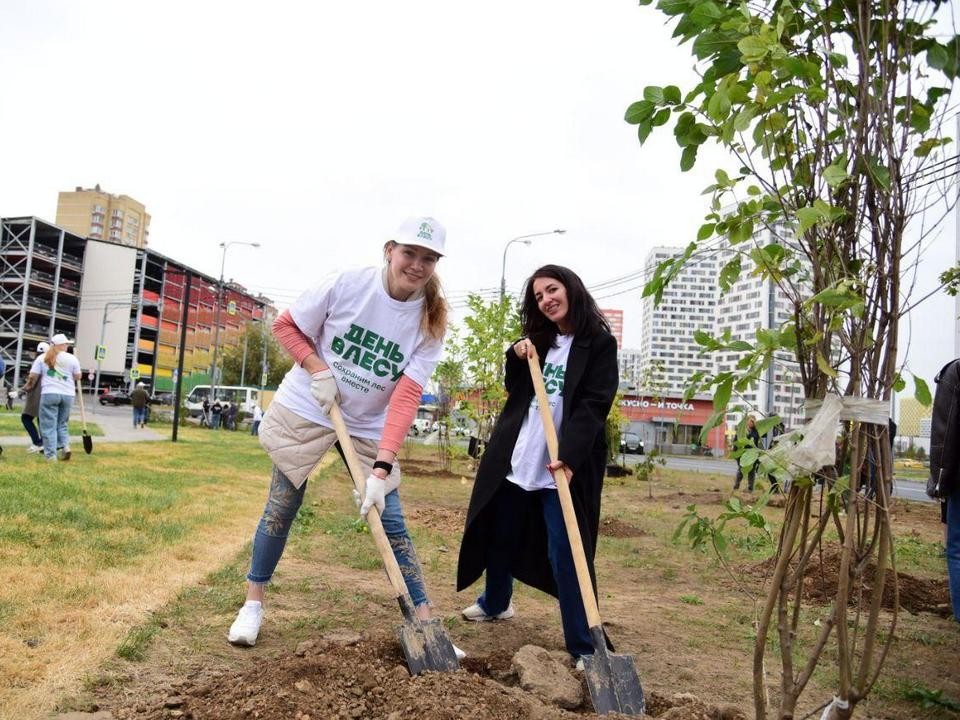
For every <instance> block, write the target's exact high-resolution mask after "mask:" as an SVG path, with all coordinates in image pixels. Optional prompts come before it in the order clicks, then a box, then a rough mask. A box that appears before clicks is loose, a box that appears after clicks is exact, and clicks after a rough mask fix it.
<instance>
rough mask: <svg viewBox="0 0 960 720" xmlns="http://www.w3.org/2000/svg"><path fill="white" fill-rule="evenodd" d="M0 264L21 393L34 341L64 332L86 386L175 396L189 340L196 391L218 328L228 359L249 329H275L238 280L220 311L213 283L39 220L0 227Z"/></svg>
mask: <svg viewBox="0 0 960 720" xmlns="http://www.w3.org/2000/svg"><path fill="white" fill-rule="evenodd" d="M0 258H2V259H0V353H2V354H3V357H4V360H6V361H7V363H8V365H9V366H10V367H8V370H7V374H6V375H7V377H6V379H7V381H8V383H12V384H14V386H16V387H19V386H20V385H22V382H23V380H25V377H24V375H25V372H26V371H27V369H28V368H29V364H30V361H32V360H33V357H34V354H35V353H34V349H35V347H36V343H37V342H39V341H41V340H44V339H46V338H49V337H50V336H51V335H52V334H53V333H55V332H63V333H65V334H67V335H68V336H69V337H71V338H76V345H75V348H74V353H75V354H76V356H77V359H78V360H79V361H80V365H81V367H82V368H83V370H84V373H85V374H86V373H92V375H93V377H92V378H89V379H88V378H85V381H87V382H92V383H95V384H98V385H99V386H100V387H105V386H111V385H118V384H123V385H126V384H129V383H131V382H133V381H134V380H143V381H144V382H146V383H147V384H148V385H150V386H152V388H153V389H154V390H171V389H172V388H173V386H174V382H175V372H174V371H175V369H176V368H177V361H178V359H179V354H180V337H181V334H183V333H184V332H185V342H184V381H185V385H186V387H187V388H190V387H192V386H193V385H195V384H200V383H206V382H209V381H210V370H211V363H212V354H213V352H212V351H213V344H214V339H215V337H216V336H217V334H218V333H217V332H216V326H217V322H218V320H219V327H220V331H219V338H217V340H218V342H219V347H220V352H222V351H223V349H224V348H225V347H229V346H231V345H233V346H236V345H238V344H239V343H240V342H241V340H242V334H243V330H244V328H245V326H246V325H247V323H250V322H263V323H269V322H272V319H273V317H274V316H275V314H276V311H275V309H274V308H273V305H272V302H271V301H270V299H269V298H266V297H263V296H261V295H256V296H254V295H252V294H250V293H248V292H247V291H246V290H245V288H244V287H243V286H242V285H240V284H239V283H236V282H233V281H230V282H228V283H224V288H223V292H222V295H221V296H220V297H221V301H220V312H219V313H218V312H217V298H218V292H217V290H218V288H217V285H218V281H217V279H216V278H213V277H211V276H209V275H205V274H204V273H201V272H199V271H197V270H194V269H192V268H190V267H189V266H187V265H186V264H184V263H181V262H178V261H176V260H173V259H172V258H169V257H166V256H164V255H161V254H160V253H157V252H154V251H152V250H148V249H146V248H137V247H132V246H129V245H123V244H118V243H113V242H105V241H100V240H95V239H93V238H84V237H79V236H77V235H75V234H73V233H70V232H68V231H67V230H65V229H64V228H59V227H57V226H55V225H52V224H50V223H47V222H44V221H43V220H40V219H38V218H34V217H22V218H6V219H0ZM188 278H189V283H188ZM187 298H188V299H187ZM184 310H186V317H185V318H184ZM184 320H185V323H184ZM98 348H100V352H99V353H98V352H97V350H98Z"/></svg>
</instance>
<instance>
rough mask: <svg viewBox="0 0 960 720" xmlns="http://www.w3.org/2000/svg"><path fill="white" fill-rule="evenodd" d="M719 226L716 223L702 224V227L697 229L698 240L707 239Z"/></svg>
mask: <svg viewBox="0 0 960 720" xmlns="http://www.w3.org/2000/svg"><path fill="white" fill-rule="evenodd" d="M716 226H717V224H716V223H706V224H704V225H701V226H700V229H699V230H697V241H698V242H699V241H700V240H706V239H707V238H708V237H710V236H711V235H713V229H714V228H715V227H716Z"/></svg>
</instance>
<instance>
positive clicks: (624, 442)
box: [620, 432, 643, 455]
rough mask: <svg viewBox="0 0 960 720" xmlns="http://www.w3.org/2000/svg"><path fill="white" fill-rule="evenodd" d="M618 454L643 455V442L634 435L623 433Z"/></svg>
mask: <svg viewBox="0 0 960 720" xmlns="http://www.w3.org/2000/svg"><path fill="white" fill-rule="evenodd" d="M620 452H626V453H630V454H631V455H643V440H641V439H640V436H639V435H637V434H636V433H632V432H625V433H623V434H622V435H621V436H620Z"/></svg>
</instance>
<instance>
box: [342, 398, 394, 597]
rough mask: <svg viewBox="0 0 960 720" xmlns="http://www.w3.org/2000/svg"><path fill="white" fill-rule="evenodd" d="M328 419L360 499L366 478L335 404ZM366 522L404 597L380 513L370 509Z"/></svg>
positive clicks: (389, 576)
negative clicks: (331, 423) (331, 422)
mask: <svg viewBox="0 0 960 720" xmlns="http://www.w3.org/2000/svg"><path fill="white" fill-rule="evenodd" d="M330 419H331V420H333V428H334V430H336V431H337V439H338V440H339V441H340V448H341V449H342V450H343V456H344V457H345V458H346V459H347V468H348V469H349V470H350V477H351V478H353V485H354V487H355V488H356V489H357V492H358V493H360V497H363V495H364V493H365V492H366V487H365V484H366V483H365V481H366V478H365V477H364V475H363V467H362V466H361V464H360V458H359V457H357V450H356V448H354V447H353V439H352V438H351V437H350V432H349V431H348V430H347V425H346V423H345V422H344V421H343V415H342V414H341V413H340V407H339V406H338V405H337V404H336V403H334V404H333V407H332V408H330ZM366 520H367V525H369V526H370V534H371V535H373V541H374V542H375V543H376V545H377V550H379V551H380V557H381V559H382V560H383V567H384V569H385V570H386V571H387V577H388V578H390V585H391V586H392V587H393V590H394V592H395V593H396V596H397V597H400V596H402V595H405V594H406V593H407V583H406V581H405V580H404V579H403V573H401V572H400V565H398V564H397V558H396V557H395V556H394V554H393V548H392V547H390V541H389V540H388V539H387V533H386V532H385V531H384V529H383V523H382V522H381V521H380V511H379V510H377V508H376V507H373V508H370V512H368V513H367V518H366Z"/></svg>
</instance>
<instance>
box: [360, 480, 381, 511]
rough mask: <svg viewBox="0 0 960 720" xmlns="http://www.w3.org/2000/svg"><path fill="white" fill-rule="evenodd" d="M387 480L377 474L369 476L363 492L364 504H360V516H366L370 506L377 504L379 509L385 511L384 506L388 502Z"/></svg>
mask: <svg viewBox="0 0 960 720" xmlns="http://www.w3.org/2000/svg"><path fill="white" fill-rule="evenodd" d="M386 494H387V481H386V480H383V479H382V478H378V477H377V476H376V475H370V476H368V477H367V486H366V489H365V491H364V493H363V505H361V506H360V517H362V518H365V517H366V516H367V513H368V512H370V508H372V507H373V506H376V508H377V510H379V511H380V512H383V506H384V504H385V503H386Z"/></svg>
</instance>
